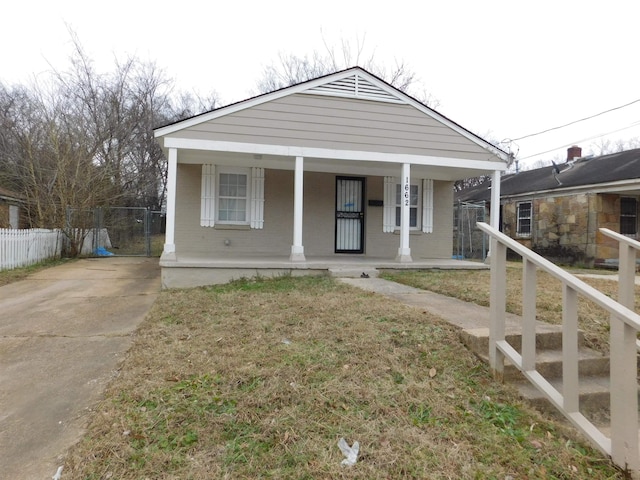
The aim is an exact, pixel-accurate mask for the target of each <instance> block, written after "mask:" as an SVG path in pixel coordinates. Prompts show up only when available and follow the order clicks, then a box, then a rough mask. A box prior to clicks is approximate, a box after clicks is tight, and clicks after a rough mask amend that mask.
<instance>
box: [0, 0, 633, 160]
mask: <svg viewBox="0 0 640 480" xmlns="http://www.w3.org/2000/svg"><path fill="white" fill-rule="evenodd" d="M3 17H4V22H3V28H2V29H0V44H2V48H1V49H0V65H1V68H0V81H3V82H5V83H15V82H30V81H32V79H34V78H38V77H39V76H40V77H41V76H42V74H43V72H46V71H47V70H50V68H51V67H52V66H53V67H55V68H58V69H64V68H66V67H67V65H68V60H67V59H68V57H69V55H70V53H71V40H70V36H69V33H68V30H67V26H69V27H70V28H72V29H73V30H74V31H75V32H76V33H77V35H78V37H79V39H80V42H81V43H82V45H83V47H84V49H85V50H86V52H87V53H88V55H89V56H90V57H91V58H93V59H94V60H95V62H96V66H97V67H98V69H101V70H109V69H111V68H112V67H113V61H114V58H124V57H125V56H127V55H136V56H138V57H139V58H141V59H144V60H151V61H155V62H156V63H157V64H158V66H160V67H162V68H163V69H164V70H165V71H166V73H167V74H168V75H169V76H170V77H172V78H175V80H176V83H177V87H178V88H179V89H181V90H187V91H189V90H192V91H197V92H200V93H203V94H206V93H207V92H209V91H212V90H215V91H216V92H217V93H218V94H219V96H220V98H221V99H222V100H223V101H225V103H226V102H233V101H237V100H241V99H243V98H247V97H249V96H251V95H253V94H254V93H256V90H255V88H256V87H255V85H256V81H257V79H258V78H259V77H260V75H261V73H262V71H263V69H264V66H265V65H267V64H269V63H271V62H273V61H276V60H277V58H278V55H279V54H280V53H293V54H297V55H300V56H303V55H305V54H310V53H312V52H313V50H314V49H315V50H319V51H324V49H325V47H324V44H325V43H327V44H329V45H339V44H340V42H341V40H342V39H346V40H348V41H350V42H352V43H355V42H356V41H357V39H360V40H362V39H364V45H365V55H366V56H370V55H374V56H375V59H376V62H377V63H379V64H381V65H388V66H392V65H393V64H394V63H395V62H396V61H404V62H405V64H406V65H407V66H408V67H409V68H410V69H412V70H413V71H414V72H415V73H416V75H417V77H418V80H419V81H420V82H421V84H422V88H423V89H424V90H425V91H427V92H429V93H430V94H431V95H433V96H434V97H435V98H436V99H437V100H438V102H439V106H438V107H437V110H438V111H439V112H441V113H442V114H444V115H446V116H448V117H449V118H451V119H452V120H454V121H456V122H457V123H459V124H461V125H462V126H464V127H466V128H468V129H470V130H472V131H474V132H476V133H478V134H480V135H486V136H488V137H490V138H492V139H497V140H503V139H509V138H510V139H516V138H519V137H522V136H525V135H529V134H532V133H536V132H539V131H542V130H546V129H549V128H552V127H555V126H559V125H564V124H566V123H569V122H572V121H575V120H578V119H581V118H584V117H588V116H591V115H594V114H597V113H599V112H603V111H605V110H609V109H611V108H614V107H618V106H621V105H625V104H627V103H630V102H633V101H634V100H637V99H640V87H639V85H640V82H639V81H638V80H639V75H640V64H638V62H637V48H638V44H639V43H640V42H639V41H638V37H637V19H638V18H640V2H637V1H635V0H611V1H609V2H606V4H605V2H600V1H597V2H596V1H591V0H587V1H575V0H564V1H557V0H556V1H549V0H538V1H536V2H522V1H498V0H487V1H483V2H479V1H473V0H468V1H457V2H454V1H451V2H442V1H438V2H435V1H427V0H423V1H405V2H396V3H393V2H381V1H375V0H369V1H359V0H353V1H347V0H342V1H336V0H325V1H323V2H313V3H312V2H300V1H277V0H274V1H270V2H264V1H241V0H237V1H235V2H214V1H192V0H183V1H182V2H163V1H158V0H156V1H146V0H138V1H122V0H112V1H111V2H108V4H104V3H103V4H98V3H95V2H87V1H86V0H85V1H77V0H57V1H55V2H52V1H45V0H35V1H27V2H12V4H11V5H10V6H5V7H3ZM8 19H11V20H8ZM603 134H609V135H608V136H605V137H602V135H603ZM607 138H608V139H612V140H616V139H623V140H628V139H632V138H640V102H637V103H634V104H633V105H631V106H628V107H625V108H621V109H619V110H616V111H615V112H611V113H607V114H604V115H600V116H598V117H596V118H594V119H591V120H588V121H584V122H578V123H576V124H575V125H572V126H571V127H566V128H562V129H558V130H554V131H552V132H549V133H546V134H543V135H537V136H533V137H530V138H526V139H522V140H517V141H515V142H513V143H512V144H511V148H512V149H513V151H514V153H516V152H517V153H518V156H519V157H520V158H523V162H522V164H524V165H533V164H534V163H535V162H536V161H538V160H541V159H544V160H550V159H552V158H556V159H563V158H564V156H565V152H566V146H568V145H571V144H579V145H580V146H582V147H583V152H584V153H588V152H589V150H590V149H591V148H592V147H595V148H597V145H598V144H601V143H602V142H603V141H605V140H606V139H607Z"/></svg>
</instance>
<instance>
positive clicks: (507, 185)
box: [456, 146, 640, 266]
mask: <svg viewBox="0 0 640 480" xmlns="http://www.w3.org/2000/svg"><path fill="white" fill-rule="evenodd" d="M580 155H581V149H580V148H579V147H576V146H573V147H571V148H569V149H568V155H567V161H566V163H562V164H560V165H551V166H548V167H543V168H538V169H535V170H527V171H523V172H520V173H516V174H509V175H505V176H503V177H502V179H501V182H500V183H501V185H500V194H501V195H500V227H501V230H502V231H503V232H504V233H505V234H507V235H509V236H510V237H511V238H514V239H516V240H518V241H519V242H520V243H522V244H523V245H525V246H527V247H529V248H531V249H532V250H534V251H536V252H538V253H540V254H541V255H543V256H545V257H547V258H548V259H550V260H552V261H555V262H558V263H571V264H584V265H587V266H593V265H596V266H608V265H612V266H613V265H616V264H617V261H618V245H617V243H616V242H615V241H613V240H611V239H609V238H608V237H605V236H604V235H602V234H601V233H600V232H599V231H598V229H599V228H603V227H604V228H608V229H610V230H613V231H615V232H619V233H622V234H623V235H628V236H629V237H631V238H634V239H636V240H637V239H640V235H639V234H638V227H639V223H638V213H639V204H640V149H635V150H628V151H625V152H619V153H612V154H609V155H602V156H599V157H593V156H590V157H580ZM490 188H491V187H490V183H489V182H487V183H485V184H482V185H480V186H478V187H474V188H470V189H466V190H463V191H461V192H458V193H457V194H456V199H457V200H459V201H461V202H472V201H483V200H484V201H487V202H489V201H490V198H489V196H490V195H489V192H490Z"/></svg>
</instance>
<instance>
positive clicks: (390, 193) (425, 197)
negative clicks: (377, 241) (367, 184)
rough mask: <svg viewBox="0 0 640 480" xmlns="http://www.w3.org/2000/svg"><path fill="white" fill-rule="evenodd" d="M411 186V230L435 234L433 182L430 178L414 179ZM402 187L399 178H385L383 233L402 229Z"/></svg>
mask: <svg viewBox="0 0 640 480" xmlns="http://www.w3.org/2000/svg"><path fill="white" fill-rule="evenodd" d="M414 181H415V182H417V183H413V184H410V185H409V191H408V192H407V193H408V195H407V197H408V198H407V199H408V201H409V204H408V206H409V229H410V230H420V229H422V232H423V233H432V232H433V191H434V187H433V180H432V179H428V178H423V179H422V180H420V179H414ZM403 193H404V192H403V191H402V186H401V185H400V184H399V183H398V178H397V177H384V202H383V204H384V210H383V214H382V231H383V232H385V233H393V232H395V231H398V230H399V229H400V222H401V217H402V200H403V198H404V195H403Z"/></svg>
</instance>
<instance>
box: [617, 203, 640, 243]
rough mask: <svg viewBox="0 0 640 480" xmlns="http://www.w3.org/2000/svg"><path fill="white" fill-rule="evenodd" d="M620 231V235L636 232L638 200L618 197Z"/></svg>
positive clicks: (634, 233)
mask: <svg viewBox="0 0 640 480" xmlns="http://www.w3.org/2000/svg"><path fill="white" fill-rule="evenodd" d="M620 233H621V234H622V235H636V234H637V233H638V200H636V199H635V198H629V197H622V198H621V199H620Z"/></svg>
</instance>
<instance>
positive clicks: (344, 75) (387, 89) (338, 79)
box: [154, 66, 508, 161]
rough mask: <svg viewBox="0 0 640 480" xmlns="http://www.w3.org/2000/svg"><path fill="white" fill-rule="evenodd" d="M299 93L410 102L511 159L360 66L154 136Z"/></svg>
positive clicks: (173, 125)
mask: <svg viewBox="0 0 640 480" xmlns="http://www.w3.org/2000/svg"><path fill="white" fill-rule="evenodd" d="M297 93H302V94H309V95H325V96H334V97H344V98H355V99H360V100H373V101H378V102H386V103H396V104H404V105H410V106H412V107H414V108H416V109H418V110H419V111H421V112H422V113H424V114H426V115H427V116H429V117H431V118H433V119H435V120H437V121H439V122H441V123H442V124H444V125H446V126H448V127H450V128H451V129H452V130H454V131H456V132H457V133H458V134H460V135H462V136H463V137H465V138H467V139H468V140H470V141H471V142H473V143H475V144H477V145H478V146H480V147H482V148H484V149H486V150H489V151H490V152H492V153H493V154H494V155H496V156H497V157H498V158H500V159H501V160H503V161H506V160H507V158H508V156H507V153H506V152H504V151H503V150H501V149H500V148H498V147H496V146H495V145H493V144H492V143H490V142H488V141H486V140H484V139H483V138H481V137H479V136H478V135H476V134H474V133H473V132H471V131H469V130H467V129H466V128H464V127H462V126H461V125H459V124H457V123H456V122H454V121H452V120H450V119H449V118H447V117H445V116H444V115H442V114H440V113H438V112H436V111H435V110H433V109H432V108H430V107H428V106H426V105H424V104H423V103H421V102H419V101H418V100H416V99H415V98H413V97H411V96H410V95H407V94H406V93H404V92H402V91H401V90H398V89H397V88H395V87H394V86H392V85H390V84H389V83H387V82H385V81H384V80H382V79H381V78H379V77H377V76H375V75H373V74H372V73H370V72H368V71H366V70H364V69H363V68H361V67H357V66H356V67H352V68H348V69H346V70H342V71H339V72H335V73H332V74H328V75H324V76H322V77H318V78H315V79H312V80H308V81H306V82H302V83H298V84H296V85H292V86H290V87H285V88H282V89H280V90H276V91H274V92H270V93H265V94H262V95H258V96H256V97H252V98H249V99H247V100H243V101H240V102H236V103H233V104H231V105H227V106H224V107H221V108H217V109H214V110H211V111H209V112H205V113H202V114H199V115H195V116H193V117H190V118H187V119H184V120H180V121H178V122H174V123H171V124H168V125H165V126H162V127H159V128H157V129H155V130H154V135H155V137H156V138H157V137H162V136H165V135H169V134H171V133H175V132H178V131H180V130H183V129H186V128H189V127H192V126H195V125H199V124H201V123H204V122H208V121H211V120H214V119H216V118H220V117H222V116H225V115H229V114H232V113H235V112H238V111H241V110H245V109H248V108H251V107H254V106H256V105H260V104H263V103H266V102H269V101H272V100H276V99H278V98H282V97H285V96H288V95H293V94H297Z"/></svg>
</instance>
